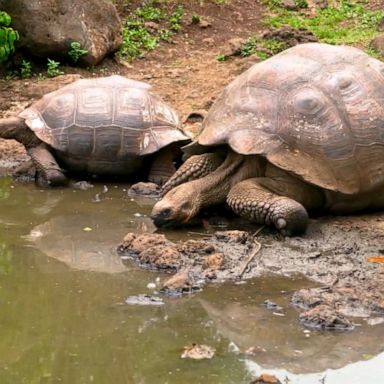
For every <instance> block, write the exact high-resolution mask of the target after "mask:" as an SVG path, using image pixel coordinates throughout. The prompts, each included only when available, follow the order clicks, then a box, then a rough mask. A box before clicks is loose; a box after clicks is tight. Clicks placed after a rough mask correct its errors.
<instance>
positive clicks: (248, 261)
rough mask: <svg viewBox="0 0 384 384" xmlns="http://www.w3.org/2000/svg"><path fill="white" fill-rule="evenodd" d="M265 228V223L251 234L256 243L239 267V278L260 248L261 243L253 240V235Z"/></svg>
mask: <svg viewBox="0 0 384 384" xmlns="http://www.w3.org/2000/svg"><path fill="white" fill-rule="evenodd" d="M264 228H265V225H263V226H262V227H261V228H259V229H258V230H257V231H256V232H255V233H254V234H253V235H252V238H253V242H254V243H255V245H256V248H255V249H254V250H253V252H252V253H251V254H250V255H249V257H248V259H247V260H246V261H245V263H244V265H243V267H242V268H241V270H240V273H239V278H240V279H241V278H242V277H243V274H244V272H245V270H246V269H247V268H248V265H249V263H250V262H251V261H252V260H253V259H254V258H255V256H256V255H257V254H258V253H259V251H260V249H261V244H260V243H259V242H258V241H257V240H255V237H256V236H257V235H258V234H259V233H260V232H261V231H262V230H263V229H264Z"/></svg>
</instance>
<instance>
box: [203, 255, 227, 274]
mask: <svg viewBox="0 0 384 384" xmlns="http://www.w3.org/2000/svg"><path fill="white" fill-rule="evenodd" d="M223 264H224V254H223V253H219V252H218V253H213V254H212V255H208V256H205V257H204V258H203V269H211V270H217V269H220V268H221V267H222V266H223Z"/></svg>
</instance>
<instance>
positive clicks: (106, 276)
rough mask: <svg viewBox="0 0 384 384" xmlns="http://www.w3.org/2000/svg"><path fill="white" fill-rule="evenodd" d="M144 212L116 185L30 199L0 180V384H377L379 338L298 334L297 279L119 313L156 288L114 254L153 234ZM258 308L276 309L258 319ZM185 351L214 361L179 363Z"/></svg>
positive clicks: (381, 360)
mask: <svg viewBox="0 0 384 384" xmlns="http://www.w3.org/2000/svg"><path fill="white" fill-rule="evenodd" d="M151 205H152V201H151V200H147V199H134V200H132V199H131V198H129V197H127V196H126V190H125V186H123V185H116V186H115V185H107V186H106V187H104V186H103V185H95V187H94V188H92V189H89V190H86V191H80V190H74V189H72V188H68V189H65V190H54V191H47V190H44V191H40V190H39V189H37V188H35V187H34V186H33V185H13V184H12V182H11V181H10V180H9V179H0V212H1V214H0V327H1V338H0V383H1V384H8V383H9V384H15V383H28V384H29V383H65V384H67V383H68V384H80V383H100V384H106V383H115V384H120V383H124V384H127V383H134V384H136V383H140V384H141V383H143V384H146V383H151V384H152V383H161V384H163V383H170V384H171V383H172V384H173V383H174V384H176V383H194V384H195V383H213V384H216V383H222V384H227V383H236V384H241V383H249V382H250V381H251V379H252V377H253V376H255V375H257V374H259V373H261V372H272V373H274V374H276V375H277V376H278V377H279V378H280V380H284V379H285V377H288V378H289V379H290V381H288V382H290V383H320V382H324V383H338V384H343V383H345V384H347V383H348V384H352V383H362V382H369V383H382V382H384V369H383V366H384V353H383V352H382V351H383V350H384V344H383V335H384V327H383V326H381V325H377V326H367V325H365V323H364V325H362V326H361V327H357V329H356V330H355V331H353V332H349V333H331V332H328V333H320V332H309V333H308V332H307V331H305V330H304V329H303V328H301V327H300V326H299V325H298V324H297V312H296V310H295V309H293V308H292V307H290V306H289V298H290V295H291V293H292V292H293V291H294V290H295V289H298V288H300V287H303V286H308V285H309V284H310V283H309V282H308V281H305V280H304V279H302V278H299V277H298V278H296V279H288V278H282V277H268V278H263V279H258V280H253V281H249V282H247V283H246V284H242V285H235V284H229V283H228V284H226V285H225V286H224V287H223V286H211V287H208V288H206V289H205V290H204V292H202V293H199V294H197V295H195V296H191V297H186V298H182V299H170V298H165V299H164V301H165V304H164V305H162V306H150V307H148V306H130V305H127V304H125V300H126V298H127V297H128V296H131V295H137V294H141V293H151V292H152V291H150V290H149V288H147V284H148V283H150V282H155V281H156V277H159V278H160V279H163V278H164V276H163V275H161V274H156V273H153V272H148V271H143V270H139V269H138V268H137V267H136V266H134V265H124V264H123V263H122V262H121V261H120V259H119V258H118V257H117V256H116V254H115V250H114V249H115V247H116V245H117V244H118V243H119V241H120V240H121V239H122V237H123V235H124V234H125V233H127V232H129V231H153V230H154V227H153V226H152V224H151V221H150V220H149V219H148V218H147V217H146V215H147V214H148V213H149V212H150V209H151ZM190 236H192V235H191V234H189V233H187V232H177V233H175V232H173V233H172V234H171V238H172V239H173V240H175V239H177V238H182V239H186V238H188V237H190ZM152 293H153V292H152ZM266 299H269V300H272V301H274V302H276V303H277V304H278V305H280V306H281V307H282V309H279V310H275V311H274V310H271V309H267V308H265V307H264V306H263V305H262V303H263V302H264V300H266ZM362 323H363V322H362ZM193 342H195V343H203V344H207V345H210V346H212V347H214V348H215V349H216V356H215V357H214V358H213V359H212V360H205V361H191V360H188V359H181V358H180V355H181V353H182V351H183V347H184V346H186V345H190V344H191V343H193ZM250 348H251V350H252V351H253V354H252V355H249V354H246V353H245V352H246V351H249V350H250ZM324 378H325V379H324ZM321 380H322V381H321Z"/></svg>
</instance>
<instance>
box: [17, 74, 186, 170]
mask: <svg viewBox="0 0 384 384" xmlns="http://www.w3.org/2000/svg"><path fill="white" fill-rule="evenodd" d="M20 117H22V118H24V119H25V121H26V123H27V125H28V126H29V127H30V129H31V130H33V131H34V133H35V134H36V136H38V137H39V139H41V140H42V141H44V142H45V143H47V144H48V145H50V146H51V147H52V148H53V149H54V150H55V153H56V154H57V155H58V157H59V158H61V159H62V160H63V161H64V162H65V163H66V164H67V165H69V166H70V167H71V168H75V169H79V170H80V169H81V170H83V168H84V165H85V164H87V165H88V170H89V171H91V172H97V173H128V172H127V169H128V168H129V167H135V166H137V165H138V163H139V158H140V157H142V156H144V155H149V154H152V153H154V152H156V151H158V150H160V149H161V148H163V147H165V146H167V145H168V144H171V143H173V142H177V141H185V140H189V137H187V136H186V135H185V134H184V133H183V132H182V131H181V129H180V122H179V119H178V116H177V114H176V112H175V111H174V110H173V109H172V108H171V107H170V106H168V105H167V104H165V103H164V102H163V101H162V100H161V99H160V98H159V97H158V96H157V95H155V94H154V93H152V92H151V86H150V85H149V84H146V83H142V82H139V81H135V80H130V79H126V78H125V77H122V76H110V77H104V78H95V79H82V80H78V81H75V82H74V83H72V84H69V85H67V86H65V87H63V88H61V89H59V90H57V91H55V92H52V93H49V94H47V95H45V96H44V97H43V98H41V99H40V100H39V101H37V102H36V103H34V104H32V105H31V106H30V107H29V108H27V109H26V110H24V111H23V112H22V113H21V114H20ZM101 168H103V170H104V171H105V172H103V170H101ZM108 168H110V169H109V170H108ZM100 170H101V172H100Z"/></svg>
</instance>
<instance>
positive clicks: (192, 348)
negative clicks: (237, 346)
mask: <svg viewBox="0 0 384 384" xmlns="http://www.w3.org/2000/svg"><path fill="white" fill-rule="evenodd" d="M214 355H215V348H212V347H210V346H209V345H204V344H192V345H188V346H186V347H184V352H183V353H182V354H181V358H182V359H185V358H188V359H194V360H202V359H212V357H213V356H214Z"/></svg>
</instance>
